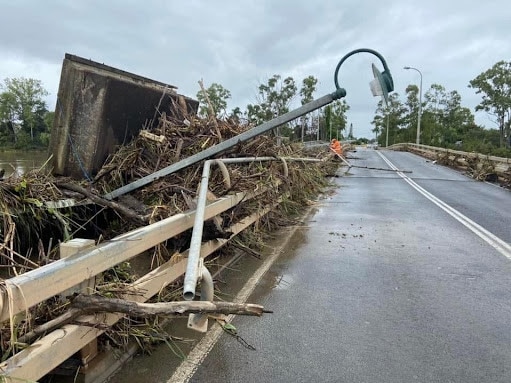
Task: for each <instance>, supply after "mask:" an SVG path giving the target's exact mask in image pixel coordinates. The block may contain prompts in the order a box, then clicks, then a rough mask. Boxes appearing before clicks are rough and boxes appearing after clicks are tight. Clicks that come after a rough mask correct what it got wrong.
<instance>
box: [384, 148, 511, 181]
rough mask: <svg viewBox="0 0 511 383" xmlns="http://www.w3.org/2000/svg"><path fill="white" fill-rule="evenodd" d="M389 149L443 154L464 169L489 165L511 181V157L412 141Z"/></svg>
mask: <svg viewBox="0 0 511 383" xmlns="http://www.w3.org/2000/svg"><path fill="white" fill-rule="evenodd" d="M388 149H392V150H400V149H401V150H407V151H411V152H415V153H418V154H421V155H424V156H426V157H430V158H435V159H437V158H439V157H440V156H441V155H443V156H446V157H447V159H448V160H449V162H451V163H452V164H455V165H456V166H458V167H460V168H462V169H466V168H467V167H469V166H475V167H476V168H477V169H478V170H481V169H482V168H483V166H487V167H488V169H487V171H490V172H493V173H494V174H496V175H497V176H498V177H499V179H500V180H501V181H505V182H511V158H505V157H496V156H490V155H486V154H481V153H473V152H463V151H460V150H452V149H446V148H438V147H436V146H429V145H422V144H412V143H402V144H394V145H391V146H389V147H388Z"/></svg>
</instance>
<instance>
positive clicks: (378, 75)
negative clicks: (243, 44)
mask: <svg viewBox="0 0 511 383" xmlns="http://www.w3.org/2000/svg"><path fill="white" fill-rule="evenodd" d="M357 53H371V54H373V55H375V56H376V57H378V59H379V60H380V61H381V63H382V65H383V68H384V70H383V72H380V71H379V70H378V69H376V67H375V65H374V64H373V75H374V80H373V81H372V82H371V84H370V85H371V91H372V92H373V95H374V96H381V97H382V99H383V100H384V102H387V98H388V93H389V92H392V91H393V90H394V82H393V80H392V76H391V74H390V70H389V68H388V66H387V62H386V61H385V59H384V58H383V56H382V55H381V54H379V53H378V52H376V51H375V50H373V49H369V48H360V49H355V50H353V51H351V52H349V53H347V54H346V55H345V56H344V57H343V58H342V59H341V60H340V61H339V63H338V64H337V67H336V68H335V73H334V83H335V88H336V89H335V91H334V92H333V93H330V94H327V95H325V96H323V97H321V98H318V99H317V100H314V101H311V102H309V103H308V104H305V105H302V106H301V107H299V108H297V109H295V110H292V111H290V112H288V113H285V114H283V115H282V116H279V117H277V118H274V119H273V120H270V121H267V122H265V123H263V124H261V125H258V126H256V127H254V128H252V129H250V130H247V131H246V132H243V133H241V134H239V135H237V136H234V137H231V138H229V139H227V140H225V141H223V142H221V143H219V144H216V145H214V146H211V147H210V148H207V149H205V150H203V151H202V152H199V153H196V154H194V155H192V156H190V157H187V158H185V159H183V160H181V161H178V162H176V163H174V164H172V165H169V166H167V167H166V168H163V169H160V170H158V171H157V172H154V173H152V174H150V175H148V176H145V177H142V178H140V179H138V180H136V181H134V182H132V183H129V184H127V185H124V186H121V187H120V188H118V189H115V190H113V191H111V192H110V193H107V194H105V195H104V196H103V197H104V198H105V199H108V200H112V199H114V198H117V197H119V196H121V195H124V194H126V193H129V192H131V191H133V190H136V189H138V188H140V187H142V186H145V185H147V184H149V183H151V182H154V181H156V180H157V179H159V178H161V177H164V176H167V175H169V174H172V173H175V172H177V171H179V170H181V169H184V168H186V167H188V166H190V165H193V164H195V163H197V162H199V161H203V160H206V159H208V158H210V157H212V156H214V155H216V154H219V153H222V152H224V151H225V150H227V149H229V148H231V147H233V146H235V145H238V144H240V143H242V142H245V141H247V140H250V139H251V138H254V137H256V136H258V135H260V134H263V133H266V132H268V131H270V130H273V129H275V128H277V127H279V126H281V125H284V124H286V123H288V122H290V121H292V120H294V119H296V118H298V117H300V116H303V115H305V114H307V113H310V112H312V111H314V110H317V109H319V108H321V107H323V106H325V105H328V104H330V103H332V102H333V101H335V100H339V99H341V98H343V97H345V96H346V90H345V89H344V88H341V87H340V86H339V79H338V74H339V69H340V68H341V65H342V64H343V63H344V62H345V61H346V59H347V58H348V57H350V56H353V55H354V54H357Z"/></svg>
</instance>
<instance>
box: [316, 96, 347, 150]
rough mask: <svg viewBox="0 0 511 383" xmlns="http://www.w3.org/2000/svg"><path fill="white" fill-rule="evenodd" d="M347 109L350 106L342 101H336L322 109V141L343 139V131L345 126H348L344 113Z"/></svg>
mask: <svg viewBox="0 0 511 383" xmlns="http://www.w3.org/2000/svg"><path fill="white" fill-rule="evenodd" d="M349 109H350V106H349V105H348V104H347V102H346V100H344V99H342V100H336V101H334V102H332V103H331V104H330V105H327V106H326V107H325V108H324V109H323V115H322V120H323V121H324V128H322V129H321V131H322V132H324V134H323V136H322V139H324V140H330V139H332V138H337V139H342V138H343V131H345V130H346V125H347V124H348V119H347V117H346V112H347V111H348V110H349ZM322 125H323V124H322Z"/></svg>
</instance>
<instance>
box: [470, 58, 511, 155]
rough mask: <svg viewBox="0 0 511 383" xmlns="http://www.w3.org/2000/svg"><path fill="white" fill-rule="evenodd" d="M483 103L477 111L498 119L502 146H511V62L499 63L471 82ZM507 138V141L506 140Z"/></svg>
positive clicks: (478, 106)
mask: <svg viewBox="0 0 511 383" xmlns="http://www.w3.org/2000/svg"><path fill="white" fill-rule="evenodd" d="M469 87H471V88H474V89H477V90H476V94H481V96H482V101H481V103H480V104H479V105H477V107H476V110H483V111H485V112H487V113H489V114H490V115H493V116H494V117H495V118H496V122H497V125H498V127H499V134H500V146H501V147H502V146H504V145H506V146H508V147H509V146H510V145H511V142H510V140H511V62H506V61H499V62H497V63H496V64H495V65H493V67H491V68H490V69H488V70H486V71H485V72H483V73H481V74H479V75H478V76H477V77H476V78H475V79H473V80H471V81H470V85H469ZM506 137H507V141H506V139H505V138H506Z"/></svg>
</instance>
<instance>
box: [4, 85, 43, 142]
mask: <svg viewBox="0 0 511 383" xmlns="http://www.w3.org/2000/svg"><path fill="white" fill-rule="evenodd" d="M47 95H48V92H47V91H46V90H45V89H44V87H43V86H42V84H41V81H39V80H34V79H30V78H29V79H27V78H13V79H10V78H6V79H4V82H3V84H0V148H3V149H8V148H13V149H29V148H32V149H33V148H46V147H47V146H48V143H49V139H50V130H51V126H52V124H53V112H50V111H48V108H47V106H46V103H45V101H44V97H45V96H47Z"/></svg>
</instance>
